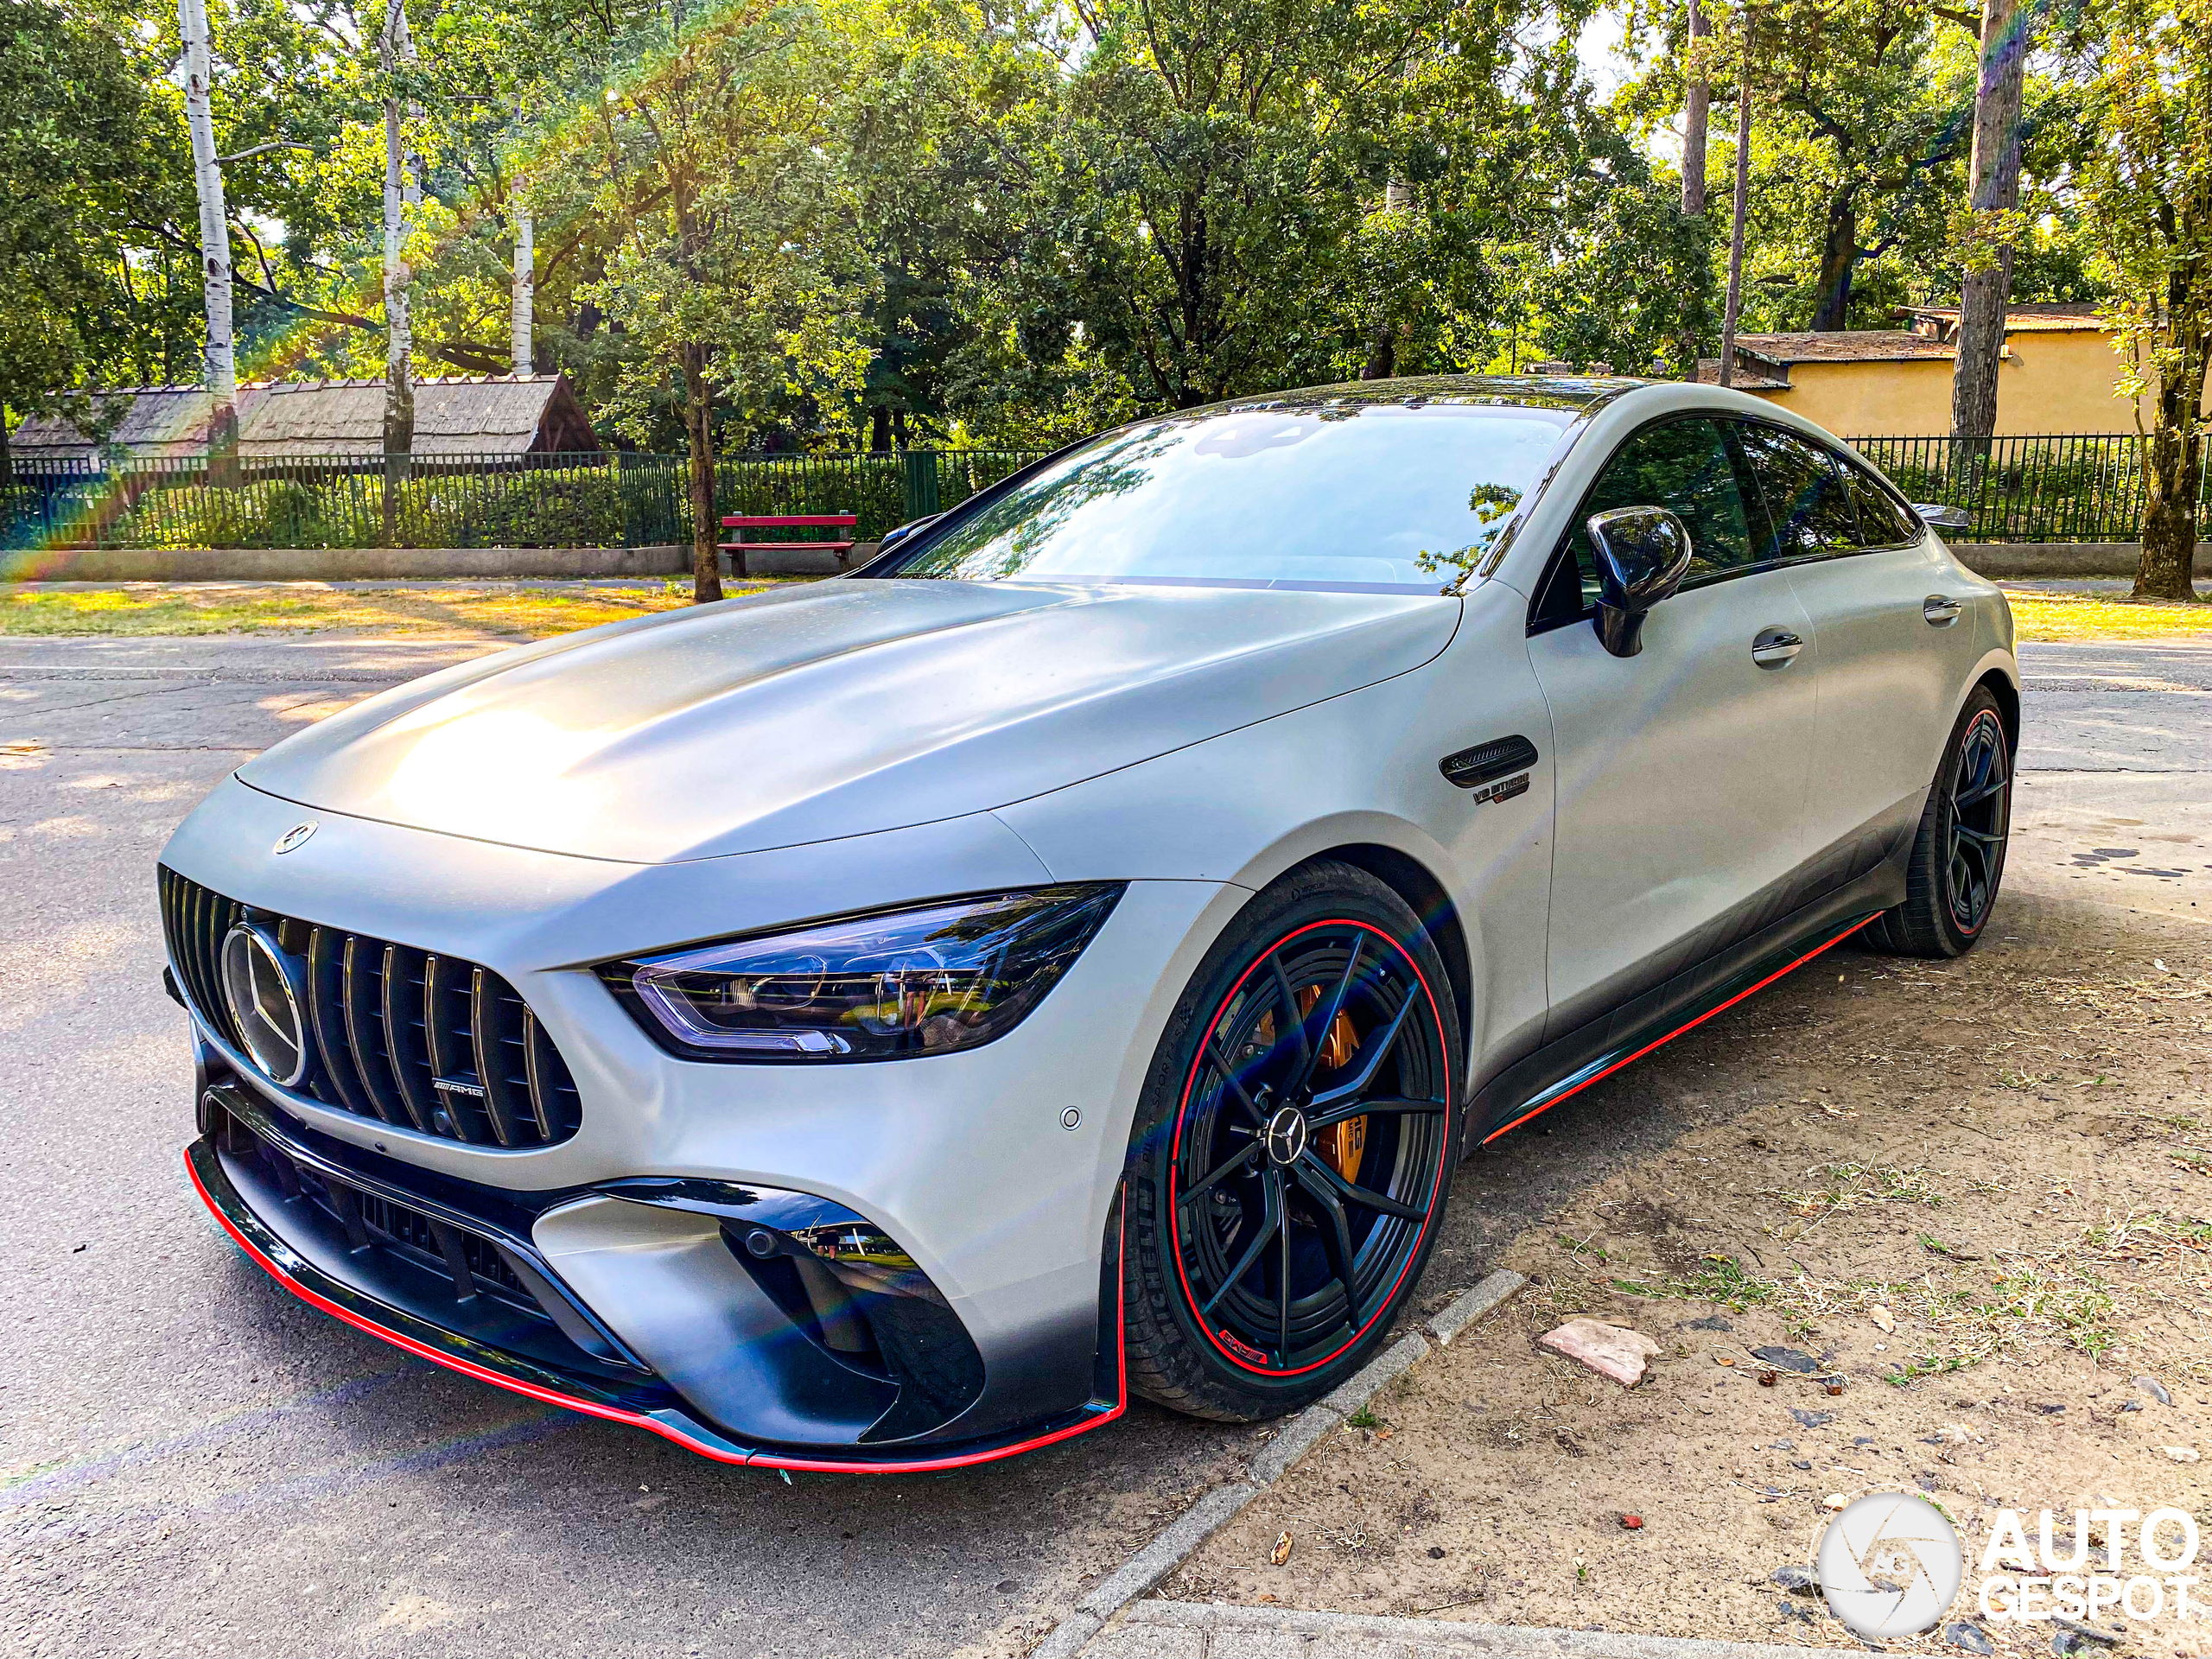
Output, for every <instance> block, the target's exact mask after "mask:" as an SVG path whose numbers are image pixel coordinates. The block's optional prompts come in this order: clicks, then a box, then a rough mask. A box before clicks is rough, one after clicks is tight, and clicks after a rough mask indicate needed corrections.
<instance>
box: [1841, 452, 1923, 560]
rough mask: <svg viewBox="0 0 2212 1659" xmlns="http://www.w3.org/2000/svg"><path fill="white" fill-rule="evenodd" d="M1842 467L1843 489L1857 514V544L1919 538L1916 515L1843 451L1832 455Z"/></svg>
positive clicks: (1887, 543) (1884, 544) (1895, 543)
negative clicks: (1837, 454)
mask: <svg viewBox="0 0 2212 1659" xmlns="http://www.w3.org/2000/svg"><path fill="white" fill-rule="evenodd" d="M1836 464H1837V465H1838V466H1839V467H1842V468H1843V487H1844V492H1845V493H1847V495H1849V496H1850V497H1851V505H1852V506H1853V509H1854V510H1855V511H1856V512H1857V513H1858V515H1859V545H1860V546H1861V547H1902V546H1904V544H1905V543H1908V542H1916V541H1918V540H1919V539H1920V515H1919V514H1917V513H1915V512H1907V511H1906V510H1905V507H1904V504H1903V503H1902V502H1900V501H1899V500H1898V499H1897V497H1895V496H1893V495H1891V493H1889V492H1888V491H1887V490H1885V489H1884V488H1883V487H1882V481H1881V480H1879V479H1878V478H1876V477H1875V476H1874V475H1873V474H1872V473H1870V472H1868V471H1867V470H1866V468H1865V467H1861V466H1859V464H1858V463H1857V462H1856V461H1853V460H1852V459H1851V458H1850V457H1849V456H1847V455H1839V456H1837V457H1836Z"/></svg>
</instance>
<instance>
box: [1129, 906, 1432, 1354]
mask: <svg viewBox="0 0 2212 1659" xmlns="http://www.w3.org/2000/svg"><path fill="white" fill-rule="evenodd" d="M1325 927H1356V928H1358V929H1359V930H1360V931H1362V932H1363V933H1372V934H1374V935H1375V936H1376V938H1379V939H1384V940H1387V941H1389V945H1390V948H1391V949H1392V950H1395V951H1396V952H1397V953H1398V954H1399V955H1400V956H1402V957H1404V958H1405V959H1406V965H1407V966H1408V968H1411V969H1413V970H1414V979H1416V980H1418V981H1419V982H1420V983H1421V995H1423V996H1425V997H1427V999H1428V1012H1429V1014H1430V1017H1431V1018H1432V1019H1433V1020H1435V1022H1436V1037H1437V1047H1438V1049H1439V1050H1440V1052H1442V1053H1443V1056H1444V1103H1445V1118H1444V1134H1443V1135H1442V1136H1441V1140H1442V1141H1443V1144H1442V1146H1440V1147H1439V1148H1438V1156H1437V1169H1436V1173H1435V1174H1434V1175H1432V1176H1431V1177H1430V1178H1429V1183H1428V1198H1429V1204H1428V1211H1429V1213H1428V1214H1427V1215H1426V1216H1424V1217H1422V1218H1421V1230H1420V1231H1419V1232H1417V1233H1415V1234H1414V1243H1413V1248H1412V1249H1409V1250H1408V1251H1407V1252H1406V1262H1405V1265H1404V1266H1403V1267H1402V1268H1399V1269H1398V1276H1397V1277H1396V1278H1395V1279H1394V1280H1392V1281H1390V1290H1389V1294H1388V1295H1386V1296H1384V1297H1383V1300H1382V1301H1381V1302H1380V1303H1379V1304H1377V1306H1376V1309H1375V1312H1374V1313H1373V1314H1372V1315H1370V1317H1369V1319H1368V1321H1367V1323H1366V1324H1365V1325H1361V1326H1360V1327H1359V1329H1358V1330H1357V1331H1355V1332H1352V1333H1351V1336H1349V1337H1347V1338H1345V1339H1344V1342H1343V1344H1341V1345H1339V1346H1338V1347H1336V1348H1334V1349H1332V1350H1331V1351H1329V1352H1328V1353H1326V1354H1325V1355H1323V1356H1322V1357H1320V1358H1319V1359H1317V1360H1314V1361H1313V1363H1311V1364H1306V1365H1300V1366H1298V1367H1296V1368H1294V1369H1293V1370H1274V1369H1272V1368H1270V1367H1268V1366H1264V1365H1253V1364H1249V1363H1246V1362H1245V1361H1243V1360H1242V1359H1239V1358H1238V1357H1236V1355H1235V1354H1233V1353H1231V1352H1230V1351H1229V1350H1228V1349H1226V1348H1224V1347H1223V1346H1222V1344H1221V1338H1219V1337H1218V1336H1217V1335H1216V1334H1215V1333H1214V1330H1213V1327H1212V1326H1211V1325H1209V1324H1207V1322H1206V1318H1205V1314H1203V1313H1199V1312H1198V1298H1197V1297H1196V1296H1194V1295H1192V1294H1191V1281H1190V1277H1189V1275H1188V1274H1185V1272H1184V1271H1183V1230H1182V1226H1181V1224H1180V1223H1179V1221H1178V1220H1177V1218H1176V1217H1177V1213H1178V1212H1177V1211H1176V1208H1175V1172H1176V1168H1177V1166H1178V1164H1179V1161H1180V1157H1181V1154H1182V1150H1183V1119H1184V1117H1185V1115H1186V1114H1187V1113H1188V1112H1189V1111H1190V1108H1191V1090H1192V1089H1193V1088H1195V1087H1196V1086H1197V1084H1198V1068H1199V1067H1200V1066H1201V1065H1204V1064H1205V1039H1206V1038H1207V1037H1210V1036H1211V1035H1212V1034H1213V1031H1214V1027H1217V1025H1219V1024H1220V1023H1221V1016H1222V1014H1223V1012H1224V1010H1225V1009H1226V1008H1227V1007H1229V1005H1230V1003H1231V1002H1233V1001H1236V993H1237V992H1239V991H1241V990H1243V988H1244V982H1245V981H1246V980H1248V979H1249V978H1251V977H1252V976H1253V975H1254V974H1255V973H1257V972H1258V971H1259V969H1260V964H1261V963H1263V962H1265V961H1266V960H1267V959H1268V957H1272V956H1273V955H1274V953H1275V952H1276V951H1278V950H1281V949H1282V948H1283V946H1285V945H1286V944H1289V943H1290V942H1291V941H1292V940H1293V939H1295V938H1303V937H1304V936H1305V935H1306V934H1308V933H1311V932H1313V931H1315V930H1317V929H1319V928H1325ZM1451 1150H1452V1046H1451V1045H1450V1044H1449V1043H1447V1042H1446V1041H1445V1040H1444V1018H1443V1015H1442V1014H1440V1013H1439V1012H1438V1010H1437V1007H1436V993H1435V992H1434V991H1433V990H1431V989H1429V986H1428V976H1427V975H1426V974H1424V973H1422V972H1421V964H1420V963H1418V962H1415V961H1414V955H1413V952H1412V951H1410V950H1407V949H1406V947H1405V946H1404V945H1402V944H1400V943H1399V942H1398V941H1397V940H1396V939H1395V938H1391V937H1390V935H1389V934H1388V933H1386V932H1384V931H1383V930H1382V929H1381V928H1379V927H1376V925H1373V924H1372V923H1370V922H1361V921H1355V920H1353V919H1352V918H1351V917H1348V916H1346V917H1337V918H1331V919H1330V920H1327V921H1320V922H1308V923H1307V924H1306V925H1305V926H1303V927H1300V928H1297V929H1294V930H1293V931H1290V932H1288V933H1286V934H1284V935H1283V936H1282V938H1279V939H1277V940H1276V941H1275V942H1274V944H1271V945H1269V946H1268V948H1267V949H1266V950H1262V951H1261V952H1260V954H1259V955H1258V956H1257V957H1255V958H1253V960H1252V962H1251V963H1250V964H1249V966H1248V967H1247V968H1246V969H1244V971H1243V973H1241V974H1239V975H1237V976H1236V983H1235V984H1234V985H1231V986H1230V988H1229V989H1228V991H1227V992H1226V993H1224V995H1223V997H1222V999H1221V1001H1219V1002H1218V1003H1217V1004H1216V1005H1215V1007H1214V1011H1213V1014H1212V1017H1211V1019H1209V1020H1207V1021H1206V1023H1205V1027H1203V1028H1202V1030H1201V1032H1200V1033H1199V1040H1198V1052H1197V1053H1196V1054H1194V1055H1192V1057H1191V1070H1190V1072H1189V1075H1187V1076H1186V1077H1185V1078H1184V1079H1183V1095H1182V1098H1181V1099H1180V1100H1179V1101H1178V1102H1177V1103H1176V1105H1175V1135H1174V1138H1173V1141H1171V1142H1170V1143H1169V1146H1168V1148H1167V1236H1168V1242H1169V1243H1172V1244H1173V1246H1174V1250H1173V1255H1174V1257H1175V1280H1176V1282H1177V1283H1178V1284H1179V1285H1180V1286H1181V1287H1183V1300H1184V1302H1185V1305H1186V1306H1188V1307H1189V1308H1190V1310H1191V1317H1192V1319H1195V1320H1197V1321H1198V1329H1199V1330H1201V1331H1203V1332H1205V1333H1206V1341H1207V1342H1208V1343H1209V1344H1211V1346H1212V1348H1213V1350H1214V1351H1215V1352H1217V1353H1218V1354H1219V1355H1220V1356H1221V1357H1223V1358H1224V1359H1226V1360H1227V1361H1229V1363H1230V1364H1232V1365H1234V1366H1236V1368H1237V1370H1241V1371H1247V1372H1249V1373H1251V1374H1252V1375H1254V1376H1305V1375H1306V1373H1307V1372H1308V1371H1318V1370H1320V1369H1321V1367H1322V1366H1324V1365H1326V1364H1327V1363H1329V1362H1330V1361H1331V1360H1332V1359H1334V1358H1336V1357H1337V1356H1338V1354H1341V1353H1343V1352H1344V1350H1345V1349H1347V1348H1352V1347H1356V1346H1357V1345H1358V1343H1359V1339H1360V1338H1362V1337H1363V1336H1365V1335H1366V1334H1367V1333H1368V1332H1370V1331H1372V1330H1373V1329H1374V1328H1375V1325H1376V1320H1378V1319H1381V1318H1382V1317H1383V1315H1384V1314H1385V1313H1389V1311H1390V1305H1391V1303H1392V1302H1394V1301H1395V1300H1397V1296H1398V1290H1399V1287H1401V1286H1402V1285H1403V1284H1404V1283H1405V1281H1406V1274H1408V1273H1410V1272H1411V1271H1412V1270H1413V1265H1414V1260H1415V1259H1416V1258H1417V1257H1418V1256H1419V1255H1421V1240H1422V1239H1424V1238H1426V1237H1427V1236H1428V1224H1429V1223H1430V1222H1431V1221H1433V1219H1435V1213H1436V1188H1437V1184H1438V1183H1439V1182H1440V1180H1441V1179H1443V1173H1444V1160H1445V1159H1446V1158H1447V1157H1449V1156H1450V1155H1451ZM1284 1288H1285V1290H1286V1291H1287V1290H1288V1287H1287V1286H1286V1287H1284Z"/></svg>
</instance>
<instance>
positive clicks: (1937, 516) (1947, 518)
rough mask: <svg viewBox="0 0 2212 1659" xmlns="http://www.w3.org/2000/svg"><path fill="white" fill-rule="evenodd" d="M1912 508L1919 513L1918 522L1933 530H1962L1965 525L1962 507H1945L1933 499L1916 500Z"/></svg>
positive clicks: (1965, 515)
mask: <svg viewBox="0 0 2212 1659" xmlns="http://www.w3.org/2000/svg"><path fill="white" fill-rule="evenodd" d="M1912 510H1913V511H1914V512H1916V513H1918V514H1919V515H1920V522H1921V523H1922V524H1926V525H1929V527H1930V528H1932V529H1935V530H1964V529H1966V528H1967V523H1968V520H1967V510H1966V509H1965V508H1964V507H1947V506H1944V505H1942V504H1941V503H1939V502H1935V501H1916V502H1914V503H1913V504H1912Z"/></svg>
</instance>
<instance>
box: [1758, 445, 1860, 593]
mask: <svg viewBox="0 0 2212 1659" xmlns="http://www.w3.org/2000/svg"><path fill="white" fill-rule="evenodd" d="M1738 433H1739V434H1740V435H1741V437H1742V439H1743V444H1744V454H1745V458H1746V459H1747V460H1748V461H1750V462H1751V476H1752V477H1753V479H1755V480H1757V481H1758V491H1759V494H1760V495H1761V496H1762V497H1763V498H1764V500H1765V503H1766V512H1767V518H1768V522H1769V524H1770V533H1769V535H1768V537H1767V540H1766V543H1765V544H1764V547H1763V548H1762V549H1761V550H1760V553H1759V561H1760V563H1765V562H1766V561H1767V560H1769V559H1803V558H1819V557H1822V556H1826V555H1828V554H1831V553H1846V552H1849V551H1850V550H1852V549H1853V548H1855V547H1857V546H1858V545H1859V518H1858V515H1857V514H1855V513H1854V512H1852V510H1851V499H1850V498H1849V497H1848V496H1847V495H1845V494H1844V493H1843V480H1842V478H1841V476H1840V474H1838V473H1837V471H1836V466H1835V461H1834V458H1833V457H1831V456H1830V455H1829V454H1828V452H1827V450H1825V449H1821V448H1817V447H1816V446H1815V445H1813V444H1809V443H1808V442H1805V440H1804V439H1802V438H1801V437H1799V436H1798V435H1796V433H1794V432H1784V431H1782V430H1781V429H1778V428H1776V427H1771V426H1753V425H1749V424H1746V425H1745V426H1742V427H1739V428H1738Z"/></svg>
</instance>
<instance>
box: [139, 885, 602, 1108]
mask: <svg viewBox="0 0 2212 1659" xmlns="http://www.w3.org/2000/svg"><path fill="white" fill-rule="evenodd" d="M161 896H162V931H163V932H164V933H165V934H166V935H167V937H168V948H169V960H170V961H171V962H172V963H175V966H176V971H177V976H178V978H179V979H180V980H181V982H182V985H181V988H182V989H183V991H184V994H185V996H186V998H187V999H188V1001H190V1002H191V1003H192V1006H193V1007H194V1009H195V1010H196V1011H197V1012H198V1013H199V1014H200V1016H201V1017H202V1018H203V1019H205V1020H207V1022H208V1023H209V1024H211V1025H212V1026H213V1027H215V1029H216V1030H217V1031H218V1032H219V1033H221V1035H222V1037H223V1039H224V1040H225V1041H226V1042H227V1043H228V1044H230V1046H232V1047H233V1048H239V1047H240V1046H241V1045H240V1042H239V1037H238V1028H237V1026H236V1023H235V1022H234V1021H233V1020H232V1018H231V1014H230V1007H229V1003H228V1001H227V1000H226V998H225V997H224V995H223V991H222V979H221V976H220V967H219V964H220V962H221V954H222V949H223V939H224V936H225V935H226V934H227V933H228V932H229V931H231V928H232V926H233V925H235V924H237V923H238V922H239V921H242V920H245V919H247V918H251V919H252V920H254V921H256V922H257V923H259V924H260V925H262V926H263V927H264V928H267V929H269V930H270V931H271V932H272V933H274V934H275V936H276V938H277V944H278V945H279V946H280V947H281V948H282V949H283V950H285V951H286V952H288V953H289V954H290V955H291V956H292V957H295V958H296V960H297V961H299V962H300V963H304V964H305V969H306V976H307V982H308V1046H309V1047H310V1048H311V1049H312V1050H313V1051H314V1064H313V1065H312V1066H311V1067H310V1068H309V1071H308V1077H307V1079H306V1081H305V1083H304V1084H303V1085H302V1087H303V1088H304V1089H305V1090H306V1091H307V1092H308V1093H309V1094H311V1095H312V1096H314V1097H315V1099H317V1100H319V1101H321V1103H323V1104H324V1105H326V1106H330V1107H334V1108H335V1109H338V1110H340V1111H345V1112H353V1113H355V1114H356V1115H358V1116H362V1117H373V1118H378V1119H381V1120H382V1121H383V1122H386V1123H391V1124H395V1125H397V1126H398V1127H399V1128H409V1129H419V1130H421V1131H423V1133H425V1134H428V1135H444V1136H446V1137H447V1138H448V1139H449V1140H454V1141H469V1142H471V1143H473V1144H475V1145H480V1146H493V1147H546V1146H551V1145H553V1144H555V1143H556V1142H557V1141H565V1140H567V1139H568V1138H569V1136H570V1135H574V1134H575V1132H576V1126H577V1124H578V1123H579V1122H581V1121H582V1101H581V1100H580V1098H579V1097H578V1096H577V1093H576V1084H575V1078H574V1077H571V1076H570V1075H569V1067H568V1063H567V1062H566V1061H564V1060H563V1059H562V1058H561V1052H560V1051H559V1050H558V1049H557V1048H556V1047H554V1046H553V1039H552V1038H551V1037H550V1035H548V1034H547V1033H546V1030H545V1027H543V1026H542V1025H540V1024H538V1022H537V1016H536V1015H535V1014H531V1011H530V1008H529V1007H528V1006H527V1005H526V1004H525V1003H524V1001H523V1000H522V998H521V996H520V995H518V993H517V992H516V990H515V988H514V987H513V986H512V985H510V984H508V983H507V982H506V981H505V980H504V979H502V978H500V977H499V975H497V974H495V973H493V971H492V970H491V969H488V968H483V967H480V966H478V965H477V964H476V963H473V962H462V961H459V960H457V959H456V958H454V957H441V956H437V955H435V954H433V953H431V952H429V951H424V950H414V949H412V948H410V947H409V946H407V945H404V944H391V943H389V942H388V941H386V940H384V939H373V938H369V937H368V936H367V935H366V934H362V933H346V932H341V931H339V930H338V929H336V928H332V927H321V926H318V925H315V923H313V922H304V921H301V920H299V919H298V918H295V917H290V916H279V915H277V914H276V913H275V912H270V911H263V910H253V909H250V908H249V907H248V906H245V905H242V904H240V903H238V900H237V899H226V898H225V897H224V896H223V895H222V894H220V893H215V892H213V891H212V890H211V889H209V888H207V887H201V886H200V884H199V883H198V882H196V881H188V880H185V878H184V877H182V876H181V875H179V874H176V872H175V871H174V870H171V869H169V868H167V867H166V866H164V867H163V868H162V871H161Z"/></svg>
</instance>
